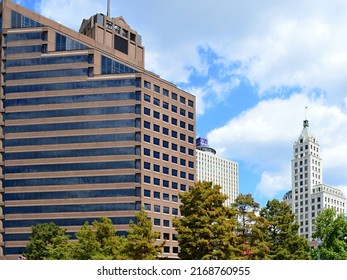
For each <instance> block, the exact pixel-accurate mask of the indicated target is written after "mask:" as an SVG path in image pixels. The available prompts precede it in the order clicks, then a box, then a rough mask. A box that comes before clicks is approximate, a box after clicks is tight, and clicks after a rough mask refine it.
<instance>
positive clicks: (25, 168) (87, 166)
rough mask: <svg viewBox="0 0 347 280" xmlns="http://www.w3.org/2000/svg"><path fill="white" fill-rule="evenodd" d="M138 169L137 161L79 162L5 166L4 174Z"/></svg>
mask: <svg viewBox="0 0 347 280" xmlns="http://www.w3.org/2000/svg"><path fill="white" fill-rule="evenodd" d="M135 168H136V169H140V163H139V162H137V161H134V160H132V161H115V162H112V161H111V162H80V163H78V164H76V163H63V164H39V165H19V166H5V167H4V168H3V170H4V171H3V172H4V174H11V173H35V172H61V171H79V170H91V171H94V170H106V169H135Z"/></svg>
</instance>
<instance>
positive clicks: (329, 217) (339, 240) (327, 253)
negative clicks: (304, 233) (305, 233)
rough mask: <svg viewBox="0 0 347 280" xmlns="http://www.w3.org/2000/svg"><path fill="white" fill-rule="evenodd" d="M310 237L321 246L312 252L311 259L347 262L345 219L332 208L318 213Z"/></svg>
mask: <svg viewBox="0 0 347 280" xmlns="http://www.w3.org/2000/svg"><path fill="white" fill-rule="evenodd" d="M312 237H313V238H314V239H316V240H319V241H321V244H320V246H319V248H318V247H316V248H315V249H314V250H313V251H312V258H313V259H318V258H320V259H322V260H347V219H346V217H345V216H344V215H338V216H337V215H336V211H335V210H334V209H332V208H329V209H325V210H323V211H322V212H320V213H319V214H318V216H317V218H316V220H315V232H314V234H313V235H312Z"/></svg>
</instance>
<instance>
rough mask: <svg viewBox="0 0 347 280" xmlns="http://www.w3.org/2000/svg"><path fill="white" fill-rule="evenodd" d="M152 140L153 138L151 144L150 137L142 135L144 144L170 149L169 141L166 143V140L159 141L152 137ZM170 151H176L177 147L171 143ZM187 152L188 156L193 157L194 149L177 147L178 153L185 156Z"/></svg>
mask: <svg viewBox="0 0 347 280" xmlns="http://www.w3.org/2000/svg"><path fill="white" fill-rule="evenodd" d="M152 138H153V142H151V136H150V135H148V134H144V135H143V141H144V142H146V143H153V144H154V145H156V146H162V147H163V148H166V149H169V148H170V143H169V141H166V140H162V141H160V139H159V138H157V137H152ZM160 142H162V143H161V144H160ZM171 150H172V151H178V145H177V144H175V143H171ZM187 150H188V155H190V156H194V149H190V148H188V149H187V147H185V146H179V151H180V153H182V154H186V153H187Z"/></svg>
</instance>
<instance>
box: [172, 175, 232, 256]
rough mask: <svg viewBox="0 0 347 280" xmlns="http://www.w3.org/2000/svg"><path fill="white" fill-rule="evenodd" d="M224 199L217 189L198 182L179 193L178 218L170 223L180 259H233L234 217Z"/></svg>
mask: <svg viewBox="0 0 347 280" xmlns="http://www.w3.org/2000/svg"><path fill="white" fill-rule="evenodd" d="M226 198H227V196H226V195H224V194H222V193H221V192H220V186H217V185H212V183H211V182H197V183H196V184H195V186H193V187H190V189H189V192H186V193H183V194H180V199H181V202H182V204H181V206H180V210H181V215H182V217H180V218H178V217H176V218H175V219H174V221H173V223H174V226H175V229H176V230H177V232H178V235H177V237H178V242H179V245H180V248H181V251H180V252H179V257H180V258H181V259H187V260H222V259H233V258H234V257H235V251H236V249H235V247H234V245H235V239H236V236H235V233H234V230H235V226H236V225H235V217H234V215H233V211H232V210H231V209H230V208H229V207H226V206H225V205H224V202H225V200H226Z"/></svg>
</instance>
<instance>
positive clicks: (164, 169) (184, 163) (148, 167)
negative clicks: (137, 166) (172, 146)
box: [143, 153, 194, 174]
mask: <svg viewBox="0 0 347 280" xmlns="http://www.w3.org/2000/svg"><path fill="white" fill-rule="evenodd" d="M162 156H163V157H162V160H163V161H166V162H169V161H170V157H169V155H168V154H165V153H163V155H162ZM158 157H160V155H159V154H158ZM158 157H156V158H157V159H160V158H158ZM171 162H172V163H174V164H178V159H177V157H176V156H171ZM179 163H180V165H181V166H184V167H187V166H188V167H189V168H194V162H193V161H188V164H187V160H185V159H183V158H180V159H179ZM151 165H153V166H152V168H151ZM143 168H144V169H146V170H153V171H154V172H163V173H164V174H169V169H168V167H165V166H163V167H162V171H160V169H161V166H160V165H159V164H155V163H153V164H151V163H150V162H147V161H145V162H144V163H143Z"/></svg>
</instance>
